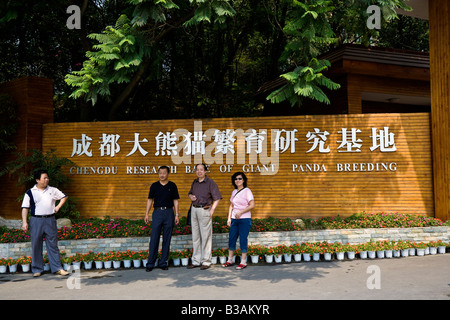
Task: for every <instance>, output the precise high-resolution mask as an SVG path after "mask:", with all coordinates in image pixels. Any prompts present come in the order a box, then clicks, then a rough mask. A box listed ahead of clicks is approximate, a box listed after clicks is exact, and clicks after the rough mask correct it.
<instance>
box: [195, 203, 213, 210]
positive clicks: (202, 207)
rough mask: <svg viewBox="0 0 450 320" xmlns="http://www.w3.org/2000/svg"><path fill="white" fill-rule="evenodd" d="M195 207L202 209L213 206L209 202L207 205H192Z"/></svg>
mask: <svg viewBox="0 0 450 320" xmlns="http://www.w3.org/2000/svg"><path fill="white" fill-rule="evenodd" d="M192 206H193V207H194V208H201V209H209V208H211V206H210V205H209V204H207V205H206V206H197V205H195V204H193V205H192Z"/></svg>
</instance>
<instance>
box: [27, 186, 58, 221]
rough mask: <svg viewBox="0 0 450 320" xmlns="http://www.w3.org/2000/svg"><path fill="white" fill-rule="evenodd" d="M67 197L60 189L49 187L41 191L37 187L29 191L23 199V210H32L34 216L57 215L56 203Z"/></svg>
mask: <svg viewBox="0 0 450 320" xmlns="http://www.w3.org/2000/svg"><path fill="white" fill-rule="evenodd" d="M65 197H67V195H66V194H65V193H64V192H62V191H60V190H59V189H58V188H55V187H50V186H47V188H45V190H42V191H41V190H39V189H38V188H37V186H34V187H33V188H31V189H29V190H28V191H27V192H26V193H25V196H24V198H23V201H22V208H27V209H30V213H31V215H32V216H45V215H50V214H53V213H55V203H56V201H57V200H61V199H63V198H65Z"/></svg>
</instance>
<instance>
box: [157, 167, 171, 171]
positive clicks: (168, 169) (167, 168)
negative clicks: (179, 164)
mask: <svg viewBox="0 0 450 320" xmlns="http://www.w3.org/2000/svg"><path fill="white" fill-rule="evenodd" d="M161 169H166V170H167V173H170V168H169V167H168V166H161V167H159V168H158V171H159V170H161Z"/></svg>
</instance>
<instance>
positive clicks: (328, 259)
mask: <svg viewBox="0 0 450 320" xmlns="http://www.w3.org/2000/svg"><path fill="white" fill-rule="evenodd" d="M323 258H324V259H325V261H331V253H329V252H325V253H324V254H323Z"/></svg>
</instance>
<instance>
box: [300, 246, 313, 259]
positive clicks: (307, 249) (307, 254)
mask: <svg viewBox="0 0 450 320" xmlns="http://www.w3.org/2000/svg"><path fill="white" fill-rule="evenodd" d="M313 251H314V250H313V247H312V244H310V243H307V242H306V243H305V242H303V243H302V244H301V245H300V252H301V253H302V257H303V261H311V254H312V253H313Z"/></svg>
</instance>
